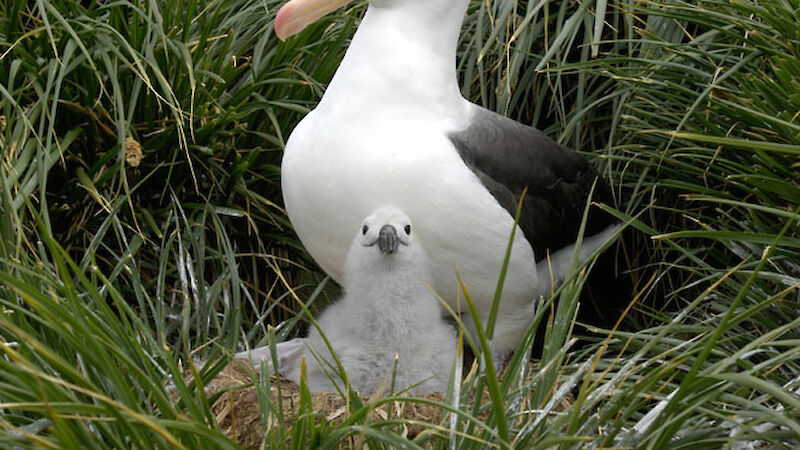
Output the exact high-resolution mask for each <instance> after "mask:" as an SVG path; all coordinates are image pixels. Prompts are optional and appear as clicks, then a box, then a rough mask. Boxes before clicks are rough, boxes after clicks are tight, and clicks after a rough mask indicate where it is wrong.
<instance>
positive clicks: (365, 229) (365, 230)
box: [361, 225, 369, 234]
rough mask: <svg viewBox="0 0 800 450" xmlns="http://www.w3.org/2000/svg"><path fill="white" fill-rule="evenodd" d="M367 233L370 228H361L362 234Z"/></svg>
mask: <svg viewBox="0 0 800 450" xmlns="http://www.w3.org/2000/svg"><path fill="white" fill-rule="evenodd" d="M367 231H369V227H368V226H366V225H364V226H363V227H361V234H367Z"/></svg>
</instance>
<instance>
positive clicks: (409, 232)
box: [403, 225, 411, 234]
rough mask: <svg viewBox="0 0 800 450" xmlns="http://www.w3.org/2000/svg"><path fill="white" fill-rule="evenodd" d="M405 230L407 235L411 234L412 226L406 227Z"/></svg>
mask: <svg viewBox="0 0 800 450" xmlns="http://www.w3.org/2000/svg"><path fill="white" fill-rule="evenodd" d="M403 229H404V230H405V231H406V234H411V225H406V227H405V228H403Z"/></svg>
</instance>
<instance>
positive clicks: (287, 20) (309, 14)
mask: <svg viewBox="0 0 800 450" xmlns="http://www.w3.org/2000/svg"><path fill="white" fill-rule="evenodd" d="M351 1H352V0H290V1H289V2H288V3H286V4H285V5H283V6H282V7H281V9H279V10H278V15H277V16H275V34H277V35H278V38H279V39H280V40H282V41H285V40H286V39H287V38H289V37H292V36H294V35H295V34H297V33H299V32H301V31H303V30H304V29H305V28H306V27H307V26H309V25H311V24H312V23H314V22H316V21H317V19H319V18H320V17H322V16H324V15H325V14H328V13H329V12H331V11H334V10H336V9H338V8H340V7H342V6H344V5H346V4H348V3H350V2H351Z"/></svg>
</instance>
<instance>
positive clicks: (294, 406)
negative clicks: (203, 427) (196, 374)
mask: <svg viewBox="0 0 800 450" xmlns="http://www.w3.org/2000/svg"><path fill="white" fill-rule="evenodd" d="M258 383H259V375H258V373H257V372H254V371H253V369H252V368H250V367H248V366H247V365H246V364H244V363H242V362H240V361H234V362H232V363H231V364H229V365H228V366H227V367H226V368H225V369H223V370H222V372H220V373H219V375H217V376H216V377H215V378H214V379H213V380H211V382H210V383H209V384H208V385H207V386H206V394H207V395H208V397H209V398H212V399H213V398H215V397H216V396H218V398H216V401H215V402H214V404H213V405H212V410H213V411H214V414H215V415H216V418H217V422H218V423H219V424H220V427H221V428H222V431H223V432H224V433H225V435H226V436H228V437H229V438H231V439H233V440H234V441H236V442H238V443H239V444H240V445H241V446H242V447H244V448H246V449H258V448H261V445H262V443H263V441H264V436H265V429H267V430H269V429H270V427H278V426H282V425H281V423H280V421H279V419H278V417H277V414H278V413H277V411H276V412H275V416H274V417H265V418H264V419H266V422H267V423H266V424H263V423H262V412H261V400H260V399H259V396H258V392H257V390H256V385H257V384H258ZM270 390H271V394H272V399H271V400H272V404H273V405H275V408H276V409H277V408H278V407H279V406H278V405H281V407H282V408H281V409H282V414H283V420H284V422H283V426H286V427H289V426H291V421H292V420H293V419H295V418H296V417H298V414H299V413H300V411H299V406H300V405H301V402H300V395H301V394H300V388H299V387H298V386H297V385H296V384H294V383H292V382H291V381H288V380H284V379H276V378H274V376H270ZM310 397H311V409H312V410H313V412H314V413H316V420H317V421H322V420H325V421H327V422H329V423H330V424H334V425H335V424H339V423H341V422H343V421H344V420H345V419H347V418H348V417H349V411H348V408H347V405H346V404H345V401H344V399H342V397H341V396H340V395H339V394H338V393H311V396H310ZM420 398H426V399H429V400H432V401H436V402H443V401H444V398H445V397H444V395H443V394H431V395H427V396H421V397H420ZM390 408H391V410H390ZM441 416H442V414H441V409H440V408H438V407H436V406H434V405H429V404H426V403H419V402H412V401H409V402H388V403H385V404H381V405H380V406H377V407H375V408H374V409H372V410H371V411H370V417H369V418H368V419H366V420H373V421H383V420H387V419H389V418H390V417H391V418H400V417H402V418H404V419H408V420H411V421H415V422H423V423H430V424H438V423H439V422H440V420H441ZM425 428H426V427H424V426H423V425H407V426H404V427H403V431H402V434H403V435H404V437H407V438H409V439H413V438H414V437H416V436H417V435H418V434H419V433H421V432H423V431H424V429H425ZM343 444H344V443H343ZM344 446H345V447H346V446H347V445H344Z"/></svg>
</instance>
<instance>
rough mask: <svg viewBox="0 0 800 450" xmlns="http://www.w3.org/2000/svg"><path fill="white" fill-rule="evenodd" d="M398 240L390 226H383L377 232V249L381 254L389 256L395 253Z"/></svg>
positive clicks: (395, 231) (394, 230) (395, 232)
mask: <svg viewBox="0 0 800 450" xmlns="http://www.w3.org/2000/svg"><path fill="white" fill-rule="evenodd" d="M399 243H400V240H399V239H398V238H397V230H396V229H395V228H394V227H393V226H391V225H384V226H383V227H381V231H380V232H378V248H379V249H381V253H385V254H389V255H391V254H392V253H394V252H396V251H397V245H398V244H399Z"/></svg>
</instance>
